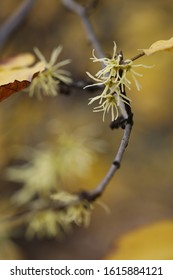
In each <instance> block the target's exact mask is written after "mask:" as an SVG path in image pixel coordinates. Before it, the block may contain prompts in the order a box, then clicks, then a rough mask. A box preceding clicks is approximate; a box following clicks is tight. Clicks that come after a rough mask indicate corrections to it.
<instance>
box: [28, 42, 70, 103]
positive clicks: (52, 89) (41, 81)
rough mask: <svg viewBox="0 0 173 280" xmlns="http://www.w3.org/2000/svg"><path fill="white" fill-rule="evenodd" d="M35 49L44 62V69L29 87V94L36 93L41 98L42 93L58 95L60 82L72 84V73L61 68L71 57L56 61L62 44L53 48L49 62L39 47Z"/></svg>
mask: <svg viewBox="0 0 173 280" xmlns="http://www.w3.org/2000/svg"><path fill="white" fill-rule="evenodd" d="M34 51H35V53H36V55H37V57H38V58H39V59H40V61H41V63H43V65H44V71H42V72H40V73H39V74H38V75H36V77H35V78H34V79H33V81H32V83H31V85H30V87H29V94H30V96H33V95H34V94H36V95H37V97H38V98H39V99H41V97H42V95H45V96H56V95H57V93H58V85H59V83H60V82H63V83H65V84H70V83H71V82H72V79H71V78H70V73H69V72H68V71H66V70H63V69H61V67H63V66H65V65H66V64H69V63H70V59H66V60H63V61H61V62H58V63H56V61H57V58H58V56H59V54H60V53H61V51H62V47H61V46H59V47H58V48H56V49H54V50H53V52H52V54H51V58H50V61H49V62H47V61H46V59H45V57H44V56H43V55H42V53H41V52H40V51H39V50H38V49H37V48H35V49H34Z"/></svg>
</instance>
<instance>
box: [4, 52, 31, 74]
mask: <svg viewBox="0 0 173 280" xmlns="http://www.w3.org/2000/svg"><path fill="white" fill-rule="evenodd" d="M34 61H35V56H34V55H32V54H31V53H24V54H20V55H16V56H13V57H10V58H6V59H4V60H3V61H0V71H3V70H8V69H13V68H21V67H26V66H29V65H31V64H33V63H34Z"/></svg>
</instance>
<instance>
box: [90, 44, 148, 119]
mask: <svg viewBox="0 0 173 280" xmlns="http://www.w3.org/2000/svg"><path fill="white" fill-rule="evenodd" d="M92 55H93V57H92V58H91V59H92V60H93V62H100V63H101V64H102V65H104V67H103V68H102V69H101V70H99V71H98V72H97V73H96V74H95V76H93V75H92V74H90V73H89V72H87V75H88V76H89V77H90V78H91V79H92V80H94V81H95V82H96V83H93V84H91V85H87V86H86V87H85V88H87V87H93V86H98V87H103V91H102V92H101V94H99V95H97V96H95V97H92V98H90V99H89V103H88V104H89V105H90V104H92V103H94V102H95V101H97V102H98V103H99V105H98V106H96V107H94V109H93V112H101V111H102V112H103V121H104V120H105V116H106V114H107V113H111V119H112V121H113V120H116V119H117V118H118V116H119V114H121V115H124V110H125V108H124V107H125V106H124V105H125V104H127V105H129V106H130V103H131V100H130V98H128V97H127V96H126V95H125V93H124V92H125V91H124V89H125V88H127V89H128V90H131V84H132V82H131V80H133V82H134V84H135V86H136V88H137V90H138V91H139V90H140V89H141V85H140V83H139V81H138V77H142V74H140V73H138V72H136V71H135V70H134V68H137V67H144V68H150V67H151V66H146V65H143V64H134V62H133V61H132V60H130V59H127V60H123V59H122V54H121V53H117V46H116V43H115V42H114V47H113V55H112V58H107V57H104V58H97V57H96V56H95V52H94V50H93V52H92Z"/></svg>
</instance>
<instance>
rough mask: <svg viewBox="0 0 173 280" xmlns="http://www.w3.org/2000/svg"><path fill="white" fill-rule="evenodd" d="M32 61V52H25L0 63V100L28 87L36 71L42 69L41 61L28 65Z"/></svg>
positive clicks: (33, 59) (33, 58) (43, 65)
mask: <svg viewBox="0 0 173 280" xmlns="http://www.w3.org/2000/svg"><path fill="white" fill-rule="evenodd" d="M34 61H35V57H34V56H33V55H32V54H29V53H25V54H21V55H18V56H16V57H12V58H9V59H6V60H4V61H3V62H1V63H0V102H1V101H2V100H4V99H6V98H8V97H9V96H10V95H12V94H14V93H15V92H18V91H21V90H23V89H24V88H26V87H28V86H29V85H30V83H31V81H32V79H33V78H34V77H35V76H36V75H37V73H39V72H42V71H44V69H45V64H44V63H43V62H38V63H36V64H35V65H34V66H31V67H29V66H30V65H31V64H33V62H34Z"/></svg>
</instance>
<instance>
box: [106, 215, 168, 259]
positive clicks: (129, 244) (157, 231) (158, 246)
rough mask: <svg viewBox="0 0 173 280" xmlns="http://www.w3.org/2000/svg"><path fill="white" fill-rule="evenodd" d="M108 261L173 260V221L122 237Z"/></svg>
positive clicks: (162, 222)
mask: <svg viewBox="0 0 173 280" xmlns="http://www.w3.org/2000/svg"><path fill="white" fill-rule="evenodd" d="M104 259H106V260H172V259H173V220H166V221H161V222H157V223H154V224H151V225H148V226H144V227H142V228H138V229H135V230H134V231H131V232H129V233H126V234H125V235H124V236H122V237H121V238H120V239H119V240H118V241H117V242H116V244H115V246H114V247H113V249H112V250H111V252H110V253H109V254H108V255H107V256H106V257H105V258H104Z"/></svg>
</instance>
